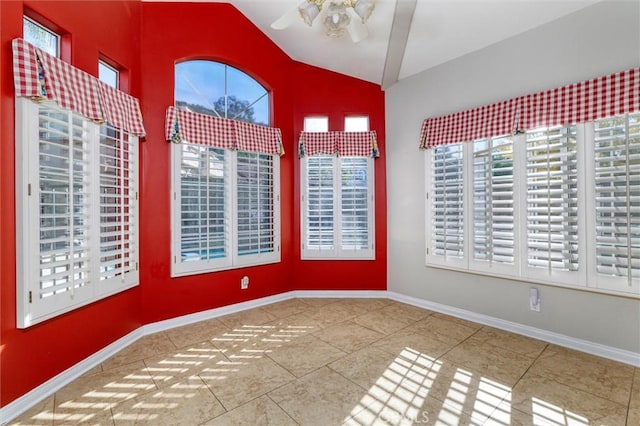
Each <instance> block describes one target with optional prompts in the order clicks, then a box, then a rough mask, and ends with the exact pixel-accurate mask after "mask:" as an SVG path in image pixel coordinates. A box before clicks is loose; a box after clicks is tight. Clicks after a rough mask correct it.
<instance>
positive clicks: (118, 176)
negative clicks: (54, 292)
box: [99, 125, 137, 282]
mask: <svg viewBox="0 0 640 426" xmlns="http://www.w3.org/2000/svg"><path fill="white" fill-rule="evenodd" d="M136 163H137V158H136V150H135V145H134V144H132V143H131V142H130V136H129V134H128V133H126V132H122V131H120V130H118V129H115V128H113V127H111V126H110V125H104V126H101V128H100V172H99V176H100V201H99V207H100V214H99V217H100V280H101V281H105V280H106V281H108V280H115V281H120V282H126V281H128V280H129V278H131V277H130V275H129V274H130V273H133V272H134V271H135V270H136V264H135V263H136V259H137V253H136V246H137V244H136V242H135V235H136V229H135V227H136V221H135V217H136V215H137V211H136V209H137V202H136V192H137V188H136V186H135V182H136V180H135V177H132V176H131V175H130V170H132V169H136V167H135V166H136Z"/></svg>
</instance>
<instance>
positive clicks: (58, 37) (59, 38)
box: [22, 15, 62, 58]
mask: <svg viewBox="0 0 640 426" xmlns="http://www.w3.org/2000/svg"><path fill="white" fill-rule="evenodd" d="M25 21H28V22H29V23H31V24H33V25H35V26H36V27H39V28H41V29H42V30H44V31H46V32H47V33H49V34H51V35H53V36H55V38H56V53H55V55H53V56H55V57H56V58H60V57H61V49H62V35H61V34H59V33H58V32H56V31H53V30H52V29H50V28H48V27H47V26H45V25H42V24H41V23H39V22H38V21H36V20H35V19H33V18H30V17H29V16H27V15H22V28H23V34H22V37H23V38H24V39H25V40H26V36H25V34H24V25H25ZM26 41H28V42H29V43H31V44H33V45H34V46H36V47H38V48H41V49H42V50H44V51H47V50H46V49H45V48H43V47H42V46H39V45H38V43H34V41H29V40H26ZM47 53H49V52H47Z"/></svg>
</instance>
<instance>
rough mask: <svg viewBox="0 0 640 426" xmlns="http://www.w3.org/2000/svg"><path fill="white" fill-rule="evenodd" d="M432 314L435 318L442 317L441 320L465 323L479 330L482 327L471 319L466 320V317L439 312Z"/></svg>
mask: <svg viewBox="0 0 640 426" xmlns="http://www.w3.org/2000/svg"><path fill="white" fill-rule="evenodd" d="M433 316H434V317H436V318H440V319H443V320H447V321H451V322H455V323H456V324H461V325H465V326H467V327H470V328H473V329H474V330H480V329H481V328H482V325H481V324H478V323H475V322H472V321H468V320H466V319H462V318H458V317H454V316H452V315H447V314H442V313H440V312H434V313H433Z"/></svg>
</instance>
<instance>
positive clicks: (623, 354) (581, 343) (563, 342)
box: [387, 291, 640, 367]
mask: <svg viewBox="0 0 640 426" xmlns="http://www.w3.org/2000/svg"><path fill="white" fill-rule="evenodd" d="M387 298H389V299H391V300H395V301H398V302H403V303H407V304H409V305H413V306H417V307H420V308H424V309H429V310H431V311H435V312H440V313H443V314H447V315H451V316H454V317H457V318H462V319H465V320H468V321H472V322H475V323H478V324H482V325H488V326H490V327H494V328H499V329H501V330H505V331H510V332H512V333H517V334H520V335H523V336H528V337H532V338H534V339H539V340H543V341H545V342H548V343H554V344H556V345H559V346H564V347H566V348H570V349H575V350H578V351H581V352H586V353H588V354H591V355H596V356H600V357H603V358H607V359H611V360H614V361H618V362H622V363H625V364H629V365H632V366H635V367H640V352H632V351H627V350H625V349H618V348H614V347H613V346H607V345H602V344H600V343H595V342H590V341H588V340H584V339H578V338H575V337H571V336H567V335H564V334H560V333H554V332H553V331H547V330H543V329H541V328H536V327H531V326H529V325H524V324H519V323H517V322H512V321H507V320H503V319H500V318H496V317H492V316H489V315H484V314H478V313H476V312H472V311H467V310H465V309H460V308H456V307H453V306H449V305H443V304H440V303H435V302H430V301H428V300H423V299H418V298H415V297H411V296H406V295H404V294H400V293H395V292H392V291H388V292H387Z"/></svg>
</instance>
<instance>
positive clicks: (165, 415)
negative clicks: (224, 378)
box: [112, 377, 225, 426]
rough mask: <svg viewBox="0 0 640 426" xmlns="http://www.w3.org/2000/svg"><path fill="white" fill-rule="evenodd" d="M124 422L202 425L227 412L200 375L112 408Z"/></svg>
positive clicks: (156, 425)
mask: <svg viewBox="0 0 640 426" xmlns="http://www.w3.org/2000/svg"><path fill="white" fill-rule="evenodd" d="M112 411H113V419H114V421H115V425H116V426H120V425H149V426H164V425H198V424H201V423H203V422H205V421H207V420H209V419H212V418H214V417H216V416H219V415H221V414H223V413H224V412H225V410H224V408H223V407H222V405H221V404H220V402H219V401H218V400H217V399H216V398H215V397H214V396H213V394H212V393H211V391H210V389H209V388H208V387H207V386H206V385H205V384H204V382H203V381H202V380H201V379H200V378H199V377H194V378H191V379H187V380H184V381H182V382H178V383H174V384H173V385H171V386H169V387H167V388H164V389H161V390H159V391H155V392H150V393H147V394H144V395H141V396H138V397H136V398H134V399H131V400H128V401H125V402H122V403H120V404H118V405H117V406H116V407H114V408H112Z"/></svg>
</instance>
